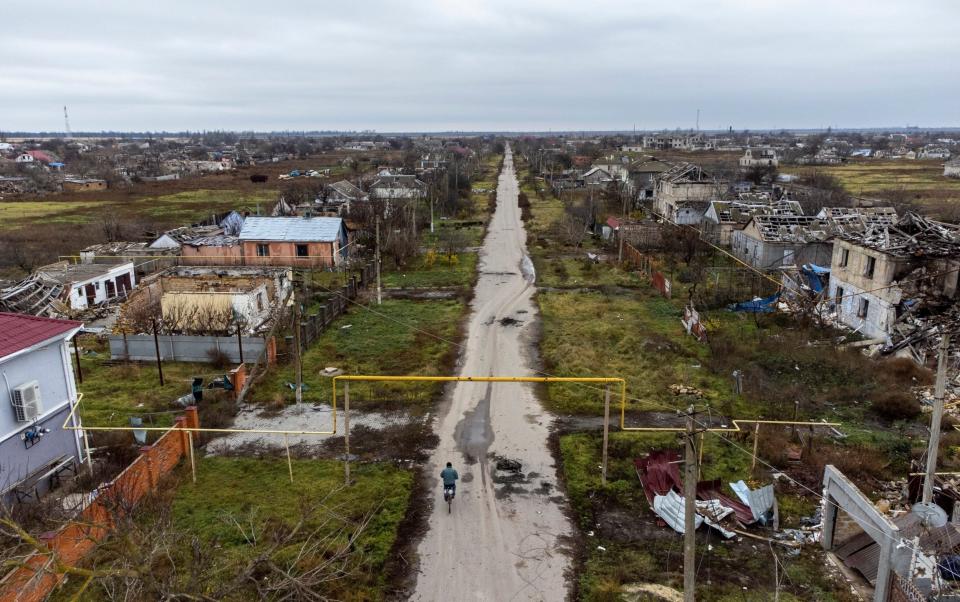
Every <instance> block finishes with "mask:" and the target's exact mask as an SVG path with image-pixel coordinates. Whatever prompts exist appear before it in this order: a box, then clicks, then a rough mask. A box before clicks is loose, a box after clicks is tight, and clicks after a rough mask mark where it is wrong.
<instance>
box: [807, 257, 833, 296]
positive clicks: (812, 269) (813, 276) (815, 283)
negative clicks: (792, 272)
mask: <svg viewBox="0 0 960 602" xmlns="http://www.w3.org/2000/svg"><path fill="white" fill-rule="evenodd" d="M800 273H801V274H803V278H804V280H806V282H807V286H809V287H810V289H811V290H812V291H813V292H815V293H822V292H823V289H824V288H825V287H826V285H827V284H828V283H829V282H830V268H825V267H821V266H818V265H814V264H812V263H807V264H804V265H802V266H800Z"/></svg>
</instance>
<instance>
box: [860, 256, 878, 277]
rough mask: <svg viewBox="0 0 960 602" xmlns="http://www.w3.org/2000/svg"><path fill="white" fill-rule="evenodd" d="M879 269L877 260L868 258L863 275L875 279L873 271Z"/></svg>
mask: <svg viewBox="0 0 960 602" xmlns="http://www.w3.org/2000/svg"><path fill="white" fill-rule="evenodd" d="M876 267H877V258H876V257H871V256H867V265H866V267H864V268H863V275H864V276H866V277H867V278H873V270H874V269H875V268H876Z"/></svg>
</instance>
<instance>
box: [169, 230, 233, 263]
mask: <svg viewBox="0 0 960 602" xmlns="http://www.w3.org/2000/svg"><path fill="white" fill-rule="evenodd" d="M180 257H181V263H182V264H183V265H243V246H242V245H241V244H240V238H239V237H237V236H230V235H228V234H214V235H212V236H200V237H198V238H192V239H190V240H186V241H184V242H183V243H182V244H181V246H180Z"/></svg>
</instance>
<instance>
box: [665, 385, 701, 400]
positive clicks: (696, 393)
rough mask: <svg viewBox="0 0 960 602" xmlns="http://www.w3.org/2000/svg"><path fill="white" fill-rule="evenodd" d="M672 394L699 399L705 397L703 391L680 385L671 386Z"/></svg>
mask: <svg viewBox="0 0 960 602" xmlns="http://www.w3.org/2000/svg"><path fill="white" fill-rule="evenodd" d="M670 392H671V393H673V394H674V395H677V396H680V395H690V396H693V397H696V398H698V399H699V398H701V397H703V391H701V390H700V389H698V388H696V387H690V386H687V385H678V384H673V385H670Z"/></svg>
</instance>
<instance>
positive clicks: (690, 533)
mask: <svg viewBox="0 0 960 602" xmlns="http://www.w3.org/2000/svg"><path fill="white" fill-rule="evenodd" d="M693 437H694V429H693V406H692V405H691V406H689V407H687V432H686V434H685V436H684V439H685V441H684V449H685V453H684V458H683V468H684V471H683V472H684V474H683V602H694V600H695V599H696V591H695V590H696V581H697V567H696V551H697V548H696V544H697V534H696V524H697V523H696V501H697V472H698V467H697V454H696V452H695V450H694V449H693Z"/></svg>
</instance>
